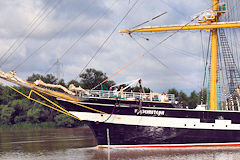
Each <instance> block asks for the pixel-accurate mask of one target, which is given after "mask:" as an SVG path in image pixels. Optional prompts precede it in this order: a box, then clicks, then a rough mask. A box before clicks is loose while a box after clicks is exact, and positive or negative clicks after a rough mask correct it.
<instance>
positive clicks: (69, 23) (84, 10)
mask: <svg viewBox="0 0 240 160" xmlns="http://www.w3.org/2000/svg"><path fill="white" fill-rule="evenodd" d="M94 1H95V0H92V2H91V3H90V4H89V5H88V6H87V7H86V8H85V9H83V10H82V11H81V12H80V14H78V15H77V16H76V17H75V18H73V19H72V20H71V21H69V22H68V23H66V24H65V25H64V26H63V27H62V28H61V29H60V30H59V31H58V32H56V33H55V34H54V35H53V36H52V37H51V38H50V39H48V40H47V41H46V42H44V43H43V44H42V45H41V46H40V47H38V48H37V49H35V50H34V51H33V52H32V53H31V54H30V55H29V56H28V57H26V58H25V59H24V60H23V61H22V62H21V63H19V64H18V65H16V66H15V67H14V69H13V70H14V71H16V70H17V69H18V68H19V67H20V66H21V65H23V64H24V63H25V62H26V61H27V60H28V59H29V58H31V57H32V56H33V55H34V54H36V52H38V51H39V50H40V49H41V48H43V47H44V46H45V45H47V44H48V43H49V42H50V41H51V40H53V38H55V37H56V36H58V35H59V34H60V33H61V32H63V31H64V30H65V29H66V28H67V27H68V26H70V25H71V24H72V23H73V22H74V21H75V20H76V19H77V18H79V16H80V15H81V14H82V13H84V12H86V11H87V10H88V9H89V8H90V7H91V6H92V5H93V4H94ZM54 65H55V63H54Z"/></svg>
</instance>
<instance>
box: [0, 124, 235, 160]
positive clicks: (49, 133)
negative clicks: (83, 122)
mask: <svg viewBox="0 0 240 160" xmlns="http://www.w3.org/2000/svg"><path fill="white" fill-rule="evenodd" d="M95 145H96V141H95V139H94V138H93V135H92V133H91V131H90V130H89V128H86V127H84V128H75V129H41V130H11V131H10V130H5V131H0V159H5V160H15V159H24V160H31V159H34V160H43V159H58V160H63V159H68V160H69V159H70V160H75V159H76V160H77V159H81V160H106V159H111V160H115V159H118V160H125V159H129V160H135V159H137V160H155V159H156V160H159V159H161V160H162V159H163V160H186V159H187V160H196V159H198V160H199V159H200V160H201V159H204V160H205V159H208V160H238V159H239V157H240V152H239V151H240V148H239V147H218V148H210V147H208V148H188V149H183V148H171V149H110V150H109V151H110V152H108V149H98V148H97V147H94V146H95ZM109 153H110V154H109Z"/></svg>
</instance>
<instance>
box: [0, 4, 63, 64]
mask: <svg viewBox="0 0 240 160" xmlns="http://www.w3.org/2000/svg"><path fill="white" fill-rule="evenodd" d="M60 2H62V0H59V1H57V3H55V5H54V6H53V8H52V9H51V10H50V11H49V12H48V13H47V14H46V15H45V16H44V17H43V18H42V20H41V21H40V22H39V23H38V24H37V26H35V27H34V28H33V29H32V31H31V32H29V33H28V34H27V35H26V36H25V37H24V38H23V40H22V41H21V42H20V43H19V44H18V46H17V47H16V48H15V49H14V50H13V51H12V52H11V53H10V54H9V55H8V57H7V58H6V59H5V61H3V63H2V64H1V65H0V67H2V65H4V64H5V63H6V62H7V60H8V59H9V58H10V57H11V56H12V55H13V54H14V53H15V52H16V50H17V49H18V48H19V47H20V46H21V45H22V44H23V42H24V41H25V40H26V39H27V38H28V37H29V36H30V35H31V34H32V33H33V32H34V31H35V30H36V29H37V28H38V26H40V25H41V24H42V22H43V21H44V20H45V19H46V18H47V17H48V15H49V14H50V13H52V12H53V11H54V9H55V8H57V6H58V5H59V4H60Z"/></svg>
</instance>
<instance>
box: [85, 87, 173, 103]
mask: <svg viewBox="0 0 240 160" xmlns="http://www.w3.org/2000/svg"><path fill="white" fill-rule="evenodd" d="M88 92H89V95H86V94H81V96H82V97H99V98H107V99H111V98H116V97H117V98H118V99H123V100H143V101H159V102H170V103H174V102H175V95H174V94H159V93H140V92H123V93H121V92H120V91H118V92H114V91H109V90H88Z"/></svg>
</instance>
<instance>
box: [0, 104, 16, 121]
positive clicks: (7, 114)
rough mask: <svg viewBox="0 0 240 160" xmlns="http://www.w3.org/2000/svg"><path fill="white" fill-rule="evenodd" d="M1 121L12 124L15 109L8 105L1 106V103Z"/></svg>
mask: <svg viewBox="0 0 240 160" xmlns="http://www.w3.org/2000/svg"><path fill="white" fill-rule="evenodd" d="M1 108H2V109H1V123H2V124H12V122H13V118H14V117H13V114H14V112H15V110H14V109H13V108H10V107H8V106H6V105H5V106H2V105H1Z"/></svg>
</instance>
